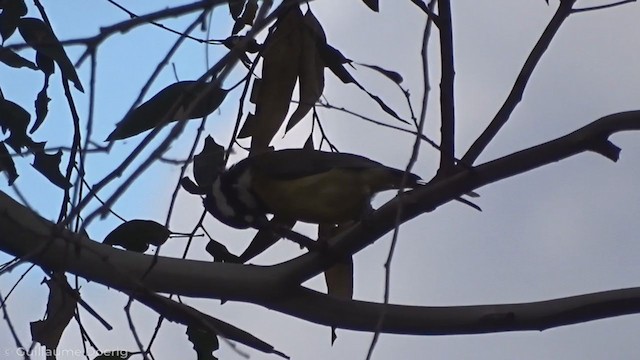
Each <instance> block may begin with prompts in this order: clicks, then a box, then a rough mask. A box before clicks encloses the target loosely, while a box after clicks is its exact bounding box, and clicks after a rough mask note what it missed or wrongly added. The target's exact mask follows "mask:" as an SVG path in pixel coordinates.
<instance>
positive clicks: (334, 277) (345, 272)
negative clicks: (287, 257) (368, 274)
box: [318, 224, 353, 345]
mask: <svg viewBox="0 0 640 360" xmlns="http://www.w3.org/2000/svg"><path fill="white" fill-rule="evenodd" d="M349 226H350V224H344V225H342V226H335V225H319V226H318V241H326V240H328V239H329V238H331V237H333V236H335V235H336V234H338V233H339V232H340V230H341V229H343V228H345V227H349ZM324 280H325V282H326V284H327V294H329V295H330V296H335V297H337V298H339V299H346V300H351V299H352V298H353V258H352V257H349V258H347V259H343V260H342V261H339V262H337V263H336V264H335V265H333V266H332V267H330V268H329V269H327V270H326V271H325V272H324ZM336 338H337V336H336V328H335V327H331V344H332V345H333V343H334V342H335V340H336Z"/></svg>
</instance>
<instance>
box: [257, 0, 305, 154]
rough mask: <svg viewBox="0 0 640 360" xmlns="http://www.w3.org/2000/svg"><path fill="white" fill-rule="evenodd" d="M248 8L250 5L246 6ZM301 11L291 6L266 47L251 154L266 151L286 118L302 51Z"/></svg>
mask: <svg viewBox="0 0 640 360" xmlns="http://www.w3.org/2000/svg"><path fill="white" fill-rule="evenodd" d="M247 6H248V5H247ZM302 24H303V16H302V12H301V11H300V8H298V7H297V6H291V7H290V9H289V10H288V11H287V12H286V13H284V14H283V15H282V16H281V17H280V19H279V20H278V23H277V28H276V30H275V31H274V32H273V33H272V34H271V36H269V38H268V39H267V41H266V43H265V47H266V48H265V50H264V54H263V58H264V61H263V65H262V83H261V85H260V93H259V94H258V95H257V99H256V100H257V102H256V113H255V117H254V119H253V124H252V125H251V131H250V135H251V153H252V154H255V153H258V152H262V151H265V149H267V148H268V147H269V143H271V139H273V136H274V135H275V134H276V132H277V131H278V129H279V128H280V126H281V125H282V123H283V122H284V120H285V117H286V116H287V112H288V111H289V104H290V102H291V94H292V93H293V89H294V87H295V85H296V79H297V77H298V69H299V63H300V53H301V51H300V50H301V47H302V36H301V33H300V28H301V26H302Z"/></svg>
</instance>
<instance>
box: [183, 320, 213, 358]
mask: <svg viewBox="0 0 640 360" xmlns="http://www.w3.org/2000/svg"><path fill="white" fill-rule="evenodd" d="M187 337H188V338H189V341H191V343H192V344H193V349H194V350H195V351H196V354H197V355H198V360H217V358H216V357H215V356H213V354H212V353H213V352H214V351H216V350H218V349H219V348H220V344H219V343H218V337H217V336H216V334H214V333H212V332H210V331H208V330H205V329H202V328H198V327H196V326H193V325H189V326H187Z"/></svg>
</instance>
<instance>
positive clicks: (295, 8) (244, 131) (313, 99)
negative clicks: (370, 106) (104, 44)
mask: <svg viewBox="0 0 640 360" xmlns="http://www.w3.org/2000/svg"><path fill="white" fill-rule="evenodd" d="M363 1H364V3H365V4H366V5H367V6H369V7H370V8H371V9H372V10H374V11H377V10H378V2H377V1H376V0H363ZM0 8H1V9H2V10H3V11H2V13H0V35H2V37H3V40H5V39H7V38H9V37H10V36H11V35H12V34H13V33H14V32H15V31H16V30H18V32H19V33H20V35H21V36H22V38H23V40H24V42H25V43H26V44H27V45H28V46H29V47H31V48H32V49H34V50H35V53H36V55H35V62H32V61H30V60H28V59H26V58H23V57H22V56H20V55H18V54H17V53H15V52H14V51H13V50H11V49H8V48H5V47H0V61H1V62H3V63H5V64H6V65H8V66H12V67H15V68H27V69H31V70H36V71H42V73H43V74H44V82H43V87H42V89H41V90H40V92H39V93H38V94H37V96H36V99H35V102H34V109H35V114H36V119H35V121H34V122H33V124H32V125H31V128H30V130H29V132H27V128H28V127H29V124H30V122H31V115H30V113H29V112H28V111H27V110H25V109H24V108H23V107H21V106H20V105H18V104H16V103H14V102H12V101H10V100H7V99H5V98H4V96H3V94H2V92H1V91H0V127H1V128H2V130H3V132H4V133H6V132H7V131H9V132H10V134H9V136H8V138H6V139H5V140H3V141H2V142H0V171H4V172H6V173H7V174H8V175H9V184H13V182H14V181H15V180H16V178H17V177H18V174H17V171H16V168H15V164H14V162H13V158H12V154H11V153H10V152H9V149H8V148H7V147H6V146H5V144H6V145H9V147H10V148H11V149H12V150H13V151H14V152H15V153H16V154H19V155H22V154H23V153H24V150H25V149H26V150H27V152H28V153H31V154H33V155H34V158H35V159H34V164H33V166H34V167H35V168H36V169H37V170H38V171H40V172H41V173H43V174H44V175H45V176H46V177H47V178H48V179H49V180H50V181H51V182H52V183H54V184H56V185H57V186H59V187H61V188H65V189H66V188H69V187H70V186H71V183H70V181H69V179H68V178H66V177H64V176H63V175H62V174H61V173H60V170H59V165H60V161H61V156H62V152H61V151H58V152H56V153H55V154H47V153H46V152H45V144H46V143H45V142H35V141H34V140H33V139H31V137H30V134H33V133H34V132H35V131H36V130H37V129H38V128H39V127H40V126H41V125H42V123H43V121H44V120H45V118H46V116H47V112H48V102H49V101H50V99H49V98H48V96H47V89H48V85H49V79H50V76H51V75H52V74H54V71H55V68H56V64H57V67H58V68H59V70H60V72H61V76H62V79H63V84H64V86H65V89H66V90H68V82H71V83H72V84H73V85H74V86H75V88H76V89H77V90H79V91H81V92H83V91H84V89H83V87H82V84H81V82H80V79H79V77H78V75H77V73H76V70H75V68H74V65H73V63H72V62H71V61H70V60H69V58H68V57H67V55H66V53H65V51H64V48H63V46H62V45H61V43H60V41H59V40H58V39H57V37H56V36H55V34H54V32H53V30H52V29H51V27H50V25H49V24H48V21H47V22H45V21H42V20H39V19H37V18H30V17H25V15H26V13H27V8H26V6H25V4H24V1H23V0H17V1H13V2H3V3H2V4H0ZM258 8H259V6H258V2H257V0H246V1H233V2H229V10H230V14H231V16H232V18H233V19H234V21H235V24H234V26H233V29H232V30H231V35H230V36H229V37H228V38H227V39H225V40H224V41H221V42H220V43H221V44H223V45H224V46H226V47H227V48H229V49H230V50H231V51H236V52H238V53H239V55H238V57H239V58H240V60H241V61H242V63H243V64H244V65H245V66H246V67H247V68H249V69H250V74H252V73H253V69H254V68H255V65H256V62H257V61H258V60H259V59H262V73H261V79H256V80H254V81H253V87H252V89H251V96H250V101H251V103H253V104H255V111H254V113H253V114H249V115H248V116H247V118H246V120H245V122H244V125H243V126H242V128H241V130H240V131H239V133H238V134H237V138H238V139H243V138H249V137H250V138H251V147H250V151H251V153H257V152H262V151H268V150H269V149H270V143H271V141H272V139H273V137H274V136H275V134H276V132H277V131H278V130H279V129H280V128H281V127H282V126H283V124H285V123H286V131H289V130H290V129H292V128H293V127H294V126H296V125H297V124H298V123H300V121H301V120H303V118H305V117H306V116H307V115H308V114H309V112H310V111H311V110H312V109H314V106H315V105H316V103H317V102H318V100H319V99H320V97H321V95H322V93H323V91H324V85H325V77H324V71H325V69H329V70H330V71H331V72H332V73H333V74H335V76H337V78H338V79H340V80H341V81H342V82H343V83H345V84H349V83H351V84H355V85H356V86H357V87H359V88H360V89H361V90H363V91H364V92H366V93H367V94H368V95H369V96H370V97H371V98H372V99H373V100H375V101H376V102H377V103H378V104H379V105H380V107H381V108H382V109H383V110H384V111H385V112H387V113H388V114H390V115H391V116H393V117H395V118H396V119H399V120H402V119H400V117H399V116H398V115H397V114H396V113H395V112H394V111H393V110H392V109H391V108H390V107H388V106H387V105H386V104H384V102H383V101H382V100H381V99H380V98H378V97H377V96H375V95H373V94H371V93H370V92H369V91H367V90H366V89H365V88H364V87H362V86H361V85H360V84H359V83H358V82H357V81H356V79H355V78H354V77H353V76H352V75H351V74H350V72H349V71H348V70H347V68H346V67H345V65H350V66H353V64H354V63H353V62H352V61H351V60H349V59H347V58H346V57H345V56H344V55H343V54H342V53H341V52H340V51H339V50H337V49H336V48H334V47H332V46H331V45H329V44H328V43H327V38H326V35H325V32H324V30H323V28H322V26H321V24H320V22H319V21H318V19H317V18H316V17H315V16H314V14H313V13H312V12H311V10H307V11H306V12H305V13H303V11H301V9H300V7H299V5H298V3H297V2H291V3H290V4H289V5H287V6H281V9H283V11H281V12H280V13H279V14H280V15H279V16H278V17H277V21H276V23H275V25H274V28H273V29H272V31H270V32H269V35H268V36H267V38H266V40H265V42H264V44H258V43H257V41H256V40H254V39H253V38H251V36H253V34H252V33H251V30H250V31H249V32H247V33H246V34H245V35H241V32H242V31H243V30H244V29H245V28H246V27H249V28H253V26H254V25H255V24H254V23H255V22H256V21H257V20H256V17H257V13H258ZM44 18H45V19H46V16H45V17H44ZM249 35H251V36H249ZM250 54H255V59H253V60H252V59H250V57H249V56H250ZM360 65H363V64H360ZM364 66H367V67H369V68H372V69H374V70H376V71H378V72H380V73H382V74H383V75H385V76H387V77H388V78H390V79H392V80H393V81H395V82H397V83H399V82H401V81H402V77H401V76H400V75H399V74H397V73H395V72H392V71H388V70H385V69H382V68H379V67H377V66H371V65H364ZM217 75H218V73H217V72H212V75H209V76H203V78H201V79H199V80H188V81H178V82H176V83H174V84H171V85H169V86H167V87H165V88H164V89H162V90H161V91H159V92H158V93H157V94H155V95H153V96H152V97H151V98H149V99H148V100H147V101H145V102H143V103H142V104H140V105H139V106H137V107H135V108H133V109H132V110H131V111H130V112H129V113H128V114H127V115H126V116H125V117H124V118H123V119H122V120H121V121H120V122H119V123H118V124H117V125H116V127H115V129H114V130H113V132H111V134H110V135H109V136H108V137H107V138H106V141H110V142H111V141H117V140H122V139H127V138H130V137H132V136H136V135H138V134H141V133H143V132H145V131H150V130H154V131H156V130H157V129H160V128H162V127H164V126H166V125H167V124H169V123H171V122H175V121H188V120H191V119H198V118H204V117H206V116H207V115H209V114H211V113H213V112H214V111H215V110H216V109H217V108H218V107H219V106H220V105H221V104H222V102H223V101H224V100H225V98H226V96H227V94H228V93H229V92H230V91H231V90H232V89H223V88H221V87H220V83H221V82H222V81H221V80H222V79H219V78H216V76H217ZM250 79H251V77H250V76H247V77H246V78H245V80H244V81H246V83H247V86H248V85H249V84H250V82H249V81H250ZM296 84H298V85H299V94H298V99H299V101H298V104H297V108H296V109H295V110H294V111H293V113H292V114H291V115H290V116H289V117H288V120H287V115H288V113H289V107H290V104H291V102H292V96H293V91H294V89H295V86H296ZM311 135H313V134H311ZM311 135H310V137H309V141H308V142H307V143H306V144H305V147H307V148H310V149H313V148H314V146H313V141H312V136H311ZM227 155H228V151H226V150H225V148H224V147H222V146H220V145H218V144H217V143H216V142H215V141H214V140H213V138H212V137H210V136H209V137H207V138H206V139H205V141H204V147H203V150H202V151H201V152H200V153H199V154H197V155H195V156H194V158H193V174H194V178H195V182H194V181H191V180H190V179H189V178H186V177H185V178H183V179H182V180H181V185H182V187H183V188H184V189H186V190H187V191H188V192H190V193H193V194H199V195H201V194H204V192H205V189H207V188H209V187H210V186H211V184H212V183H213V182H214V181H215V179H216V177H217V176H218V175H219V174H220V173H221V172H222V171H224V169H225V163H226V159H227ZM278 221H279V220H278V219H273V223H274V224H275V225H277V226H281V227H282V228H285V229H288V230H290V229H291V227H293V225H294V223H278ZM336 231H338V228H336V227H331V228H325V229H320V230H319V236H325V237H327V236H330V235H331V234H334V233H335V232H336ZM321 232H323V233H324V234H320V233H321ZM172 234H174V233H172V232H171V231H170V230H169V229H167V228H166V227H165V226H164V225H162V224H159V223H157V222H154V221H150V220H140V219H136V220H131V221H125V222H124V223H123V224H121V225H120V226H118V227H117V228H115V229H114V230H113V231H111V233H110V234H109V235H107V236H106V237H105V239H104V241H103V243H104V244H108V245H112V246H114V245H115V246H121V247H123V248H125V249H126V250H129V251H135V252H144V251H146V250H147V249H148V248H149V246H150V245H154V246H161V245H162V244H164V243H165V242H166V241H167V240H168V239H169V237H170V236H171V235H172ZM187 236H193V235H187ZM279 237H280V236H279V235H275V234H273V233H270V232H263V231H260V232H259V233H258V234H257V235H256V237H255V238H254V239H253V241H252V242H251V245H250V246H249V247H248V248H247V250H245V252H244V253H243V254H241V255H240V256H235V255H233V254H230V253H229V252H228V251H227V250H226V248H225V247H224V246H223V245H222V244H219V243H217V242H216V241H214V240H211V241H210V243H209V245H208V246H207V251H208V252H209V253H210V254H211V255H212V256H213V257H214V260H215V261H225V262H228V261H231V262H240V263H243V262H246V261H248V260H250V259H251V258H253V257H254V256H256V255H258V254H260V253H261V252H262V251H264V250H266V249H267V248H268V247H270V246H271V245H273V244H274V243H275V242H276V241H277V240H278V239H279ZM352 273H353V269H352V263H351V261H350V259H347V260H345V261H344V262H343V263H340V264H338V265H336V266H335V267H334V268H332V269H331V270H330V271H327V273H326V276H327V283H328V284H329V292H330V293H331V294H332V295H335V296H340V297H346V298H350V297H351V294H352V287H353V286H352V285H353V284H352V281H353V279H352V276H353V274H352ZM331 279H333V280H331ZM48 284H49V286H50V288H51V290H52V296H54V295H55V296H54V297H56V298H57V297H60V294H59V292H60V291H61V290H60V289H62V288H65V285H66V288H65V290H64V291H65V292H64V294H62V295H65V294H66V295H65V298H70V299H72V300H74V301H72V302H69V304H67V305H66V306H65V307H64V308H63V311H62V310H59V309H57V308H55V309H54V308H51V309H49V308H48V310H47V314H48V315H47V319H46V320H43V321H41V322H37V323H34V324H35V325H33V328H34V329H35V330H34V336H33V339H34V340H36V341H38V342H40V343H42V344H44V345H46V346H47V348H51V349H55V347H56V346H57V342H58V341H59V338H60V336H61V334H62V331H63V330H64V328H65V327H66V324H67V323H68V322H69V320H70V319H71V316H72V315H73V312H72V311H71V310H72V309H75V306H76V302H75V300H77V298H78V297H79V296H78V295H77V293H75V292H74V291H75V290H71V288H70V287H68V284H66V282H65V281H64V280H63V279H56V280H55V282H54V280H50V281H49V282H48ZM52 284H54V285H55V284H58V285H56V286H53V287H52ZM67 288H68V289H67ZM54 290H55V294H54ZM71 294H73V295H71ZM56 303H57V300H55V301H54V300H52V299H50V304H52V305H51V306H54V305H55V304H56ZM59 311H61V312H60V314H58V312H59ZM60 316H64V317H65V318H64V320H63V321H59V320H57V319H58V318H59V317H60ZM49 318H51V319H56V320H49ZM43 327H50V328H51V329H50V330H48V329H45V330H42V329H43ZM43 334H44V335H43ZM188 335H189V338H190V339H191V340H192V342H193V343H194V349H195V350H196V352H197V353H198V357H199V358H202V359H213V358H214V357H212V355H211V353H212V352H213V351H214V350H215V349H217V341H214V340H215V339H216V337H215V334H214V333H212V332H211V331H210V329H204V330H203V329H202V328H201V327H195V326H189V330H188ZM126 354H127V357H128V356H129V355H130V354H133V353H128V352H127V353H126ZM109 356H110V354H109V353H106V354H104V355H102V358H110V357H109Z"/></svg>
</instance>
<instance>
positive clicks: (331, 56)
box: [319, 44, 356, 84]
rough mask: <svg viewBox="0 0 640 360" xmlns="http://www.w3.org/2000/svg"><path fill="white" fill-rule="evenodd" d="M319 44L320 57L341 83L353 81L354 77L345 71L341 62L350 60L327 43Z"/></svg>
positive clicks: (344, 62) (354, 80)
mask: <svg viewBox="0 0 640 360" xmlns="http://www.w3.org/2000/svg"><path fill="white" fill-rule="evenodd" d="M319 46H320V49H319V52H320V56H321V57H322V60H323V61H324V63H325V64H326V66H327V67H328V68H329V70H331V72H333V74H334V75H335V76H337V77H338V79H340V80H341V81H342V82H343V83H345V84H349V83H355V82H356V79H354V78H353V76H351V74H350V73H349V72H348V71H347V69H345V68H344V66H342V65H343V64H346V63H350V62H351V60H349V59H347V58H346V57H344V55H342V53H341V52H340V50H338V49H336V48H334V47H333V46H331V45H329V44H325V45H324V46H322V45H321V44H320V45H319Z"/></svg>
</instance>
